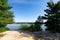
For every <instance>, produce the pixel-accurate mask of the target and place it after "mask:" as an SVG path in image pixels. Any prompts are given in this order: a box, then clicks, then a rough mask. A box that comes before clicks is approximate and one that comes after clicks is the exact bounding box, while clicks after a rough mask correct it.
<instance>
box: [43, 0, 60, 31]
mask: <svg viewBox="0 0 60 40" xmlns="http://www.w3.org/2000/svg"><path fill="white" fill-rule="evenodd" d="M47 4H48V6H47V7H48V9H46V10H45V12H46V14H45V16H44V17H43V18H44V19H47V22H46V23H45V26H46V27H47V29H46V30H48V31H50V32H60V1H59V2H57V3H53V2H48V3H47Z"/></svg>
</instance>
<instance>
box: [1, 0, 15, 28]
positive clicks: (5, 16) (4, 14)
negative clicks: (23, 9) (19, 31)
mask: <svg viewBox="0 0 60 40" xmlns="http://www.w3.org/2000/svg"><path fill="white" fill-rule="evenodd" d="M11 8H12V7H11V6H9V5H8V0H0V27H4V26H6V24H11V23H14V21H13V17H14V15H13V12H11V11H9V10H10V9H11Z"/></svg>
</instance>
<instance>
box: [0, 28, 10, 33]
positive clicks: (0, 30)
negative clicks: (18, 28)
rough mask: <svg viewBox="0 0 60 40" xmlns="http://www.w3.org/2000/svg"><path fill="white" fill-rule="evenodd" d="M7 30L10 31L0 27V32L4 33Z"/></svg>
mask: <svg viewBox="0 0 60 40" xmlns="http://www.w3.org/2000/svg"><path fill="white" fill-rule="evenodd" d="M7 30H10V29H9V28H7V27H0V32H4V31H7Z"/></svg>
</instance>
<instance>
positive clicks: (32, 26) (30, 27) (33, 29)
mask: <svg viewBox="0 0 60 40" xmlns="http://www.w3.org/2000/svg"><path fill="white" fill-rule="evenodd" d="M28 30H29V31H32V32H34V31H35V27H34V25H33V24H31V25H30V26H29V27H28Z"/></svg>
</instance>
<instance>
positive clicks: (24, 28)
mask: <svg viewBox="0 0 60 40" xmlns="http://www.w3.org/2000/svg"><path fill="white" fill-rule="evenodd" d="M19 29H20V30H28V25H21V26H20V28H19Z"/></svg>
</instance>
